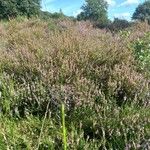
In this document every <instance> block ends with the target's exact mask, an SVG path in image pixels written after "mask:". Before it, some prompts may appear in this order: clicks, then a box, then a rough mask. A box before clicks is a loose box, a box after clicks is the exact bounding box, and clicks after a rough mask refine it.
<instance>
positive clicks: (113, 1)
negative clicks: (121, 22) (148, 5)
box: [42, 0, 144, 20]
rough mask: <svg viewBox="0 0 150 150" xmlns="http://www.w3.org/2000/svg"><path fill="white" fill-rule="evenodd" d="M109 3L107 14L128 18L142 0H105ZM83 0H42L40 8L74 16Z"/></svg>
mask: <svg viewBox="0 0 150 150" xmlns="http://www.w3.org/2000/svg"><path fill="white" fill-rule="evenodd" d="M106 1H107V2H108V4H109V9H108V16H109V18H110V19H111V20H113V18H114V17H117V18H122V19H127V20H130V19H131V16H132V14H133V12H134V11H135V8H136V7H137V6H138V5H139V4H140V3H142V2H143V1H144V0H106ZM84 3H85V0H42V10H46V11H49V12H59V10H60V9H62V11H63V13H64V14H66V15H68V16H76V15H77V14H79V13H80V12H81V9H80V8H81V6H82V5H83V4H84Z"/></svg>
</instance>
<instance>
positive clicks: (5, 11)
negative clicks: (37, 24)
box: [0, 0, 41, 19]
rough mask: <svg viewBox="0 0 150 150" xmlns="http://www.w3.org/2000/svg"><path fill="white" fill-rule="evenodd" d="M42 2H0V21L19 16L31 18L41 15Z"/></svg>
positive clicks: (24, 0)
mask: <svg viewBox="0 0 150 150" xmlns="http://www.w3.org/2000/svg"><path fill="white" fill-rule="evenodd" d="M40 1H41V0H0V19H9V18H14V17H16V16H18V15H25V16H27V17H31V16H33V15H38V14H39V13H40Z"/></svg>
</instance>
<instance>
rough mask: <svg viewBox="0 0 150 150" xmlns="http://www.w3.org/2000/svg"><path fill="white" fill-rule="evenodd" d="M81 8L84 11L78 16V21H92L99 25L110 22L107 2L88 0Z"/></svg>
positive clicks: (103, 0)
mask: <svg viewBox="0 0 150 150" xmlns="http://www.w3.org/2000/svg"><path fill="white" fill-rule="evenodd" d="M81 8H82V10H83V11H82V12H81V13H80V14H79V15H78V16H77V19H78V20H90V21H92V22H95V23H98V24H105V23H106V22H108V16H107V9H108V5H107V2H106V1H105V0H86V3H85V4H84V5H83V6H82V7H81Z"/></svg>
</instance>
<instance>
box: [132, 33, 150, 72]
mask: <svg viewBox="0 0 150 150" xmlns="http://www.w3.org/2000/svg"><path fill="white" fill-rule="evenodd" d="M133 46H134V52H135V57H136V60H137V61H138V62H139V68H140V69H141V70H142V71H149V74H150V33H146V35H145V36H144V37H143V38H140V39H138V40H137V41H136V42H135V43H134V45H133Z"/></svg>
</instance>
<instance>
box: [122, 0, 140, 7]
mask: <svg viewBox="0 0 150 150" xmlns="http://www.w3.org/2000/svg"><path fill="white" fill-rule="evenodd" d="M139 3H140V1H139V0H126V1H125V2H123V3H121V4H120V5H119V6H129V5H133V4H139Z"/></svg>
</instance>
